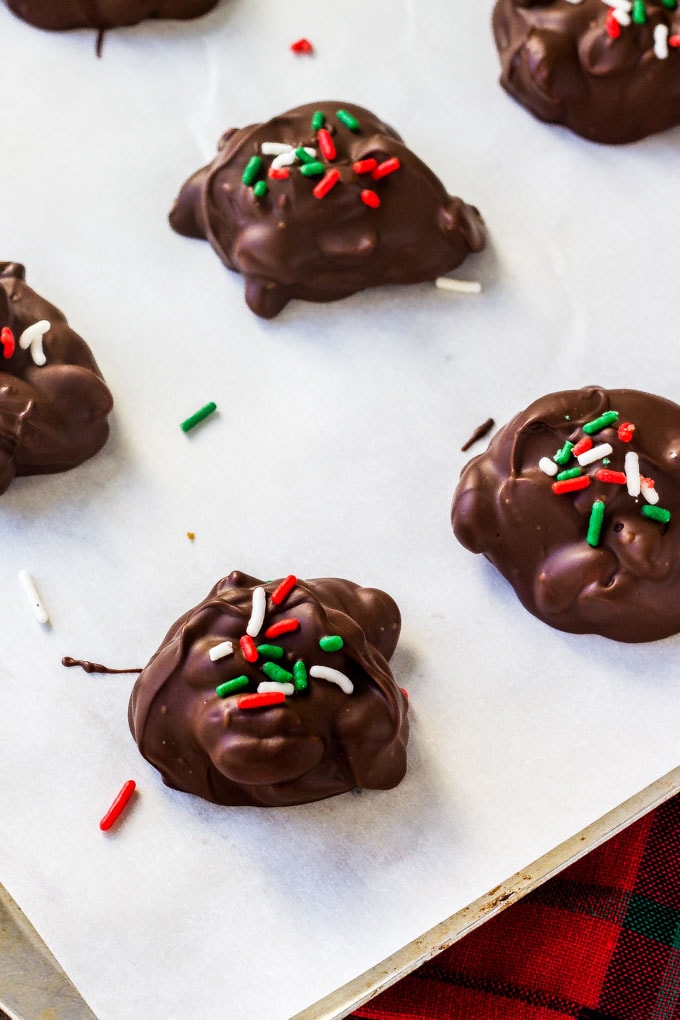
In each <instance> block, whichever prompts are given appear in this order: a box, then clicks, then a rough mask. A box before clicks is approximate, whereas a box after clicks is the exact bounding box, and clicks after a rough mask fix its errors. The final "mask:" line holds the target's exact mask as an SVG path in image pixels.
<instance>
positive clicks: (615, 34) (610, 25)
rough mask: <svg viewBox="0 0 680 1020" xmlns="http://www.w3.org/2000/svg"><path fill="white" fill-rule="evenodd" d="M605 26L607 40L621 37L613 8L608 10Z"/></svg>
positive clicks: (619, 26)
mask: <svg viewBox="0 0 680 1020" xmlns="http://www.w3.org/2000/svg"><path fill="white" fill-rule="evenodd" d="M605 25H606V26H607V34H608V35H609V38H610V39H618V38H619V36H620V35H621V25H620V24H619V23H618V21H617V20H616V18H615V17H614V8H613V7H610V9H609V13H608V14H607V19H606V21H605Z"/></svg>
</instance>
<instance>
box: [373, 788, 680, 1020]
mask: <svg viewBox="0 0 680 1020" xmlns="http://www.w3.org/2000/svg"><path fill="white" fill-rule="evenodd" d="M353 1017H354V1018H355V1020H680V795H678V796H677V797H675V798H674V799H673V800H670V801H668V802H667V803H666V804H664V805H662V806H661V807H659V808H657V809H656V811H654V812H652V813H651V814H649V815H647V816H646V817H645V818H643V819H642V820H641V821H638V822H636V823H635V824H634V825H631V826H630V827H629V828H628V829H626V830H625V831H624V832H623V833H621V834H620V835H618V836H615V837H614V838H612V839H611V840H609V842H607V843H606V844H605V845H604V846H602V847H600V848H599V849H597V850H593V851H592V853H590V854H589V855H588V856H587V857H585V858H584V859H583V860H581V861H578V862H577V863H576V864H573V865H571V867H569V868H568V869H567V870H565V871H563V872H562V873H561V874H560V875H558V876H557V877H555V878H554V879H552V880H551V881H550V882H547V883H546V884H545V885H543V886H541V887H540V888H539V889H537V890H535V891H534V892H533V893H530V894H529V895H527V896H525V897H524V898H523V899H522V900H520V901H519V902H518V903H516V904H515V905H514V906H511V907H509V908H508V909H507V910H505V911H504V912H503V913H502V914H500V915H499V916H498V917H495V918H493V919H492V920H490V921H487V922H486V923H485V924H483V925H482V926H481V927H480V928H478V929H476V930H475V931H474V932H472V933H471V934H470V935H468V936H466V937H465V938H464V939H461V941H459V942H457V943H456V944H455V945H454V946H452V947H451V948H450V949H447V950H445V951H444V952H443V953H440V954H439V956H437V957H435V958H434V959H433V960H431V961H430V962H429V963H426V964H423V966H422V967H420V968H419V970H417V971H415V972H414V973H413V974H411V975H409V976H408V977H406V978H404V979H403V980H402V981H400V982H399V983H398V984H396V985H394V986H393V987H392V988H390V989H388V990H387V991H386V992H383V994H382V995H380V996H378V997H377V998H375V999H373V1000H372V1001H371V1002H369V1003H367V1004H366V1005H365V1006H363V1007H362V1008H361V1009H359V1010H357V1012H356V1013H354V1014H353Z"/></svg>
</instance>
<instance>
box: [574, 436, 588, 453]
mask: <svg viewBox="0 0 680 1020" xmlns="http://www.w3.org/2000/svg"><path fill="white" fill-rule="evenodd" d="M592 448H593V441H592V439H591V438H590V436H584V437H583V439H579V441H578V443H577V444H576V446H575V447H574V449H573V450H572V451H571V455H572V457H580V456H581V454H582V453H585V452H586V450H592Z"/></svg>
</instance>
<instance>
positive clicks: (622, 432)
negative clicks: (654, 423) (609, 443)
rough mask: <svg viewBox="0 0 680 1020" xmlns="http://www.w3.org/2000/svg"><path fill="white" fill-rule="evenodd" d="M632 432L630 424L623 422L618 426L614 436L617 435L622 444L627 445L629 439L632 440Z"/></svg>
mask: <svg viewBox="0 0 680 1020" xmlns="http://www.w3.org/2000/svg"><path fill="white" fill-rule="evenodd" d="M634 432H635V426H634V425H631V423H630V422H629V421H623V422H621V424H620V425H619V427H618V430H617V432H616V434H617V436H618V437H619V439H620V440H621V442H622V443H629V442H630V441H631V439H632V438H633V433H634Z"/></svg>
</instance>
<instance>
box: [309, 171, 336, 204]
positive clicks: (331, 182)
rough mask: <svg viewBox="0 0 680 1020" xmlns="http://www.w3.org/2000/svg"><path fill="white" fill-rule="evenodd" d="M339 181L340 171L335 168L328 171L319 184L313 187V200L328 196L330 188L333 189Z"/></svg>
mask: <svg viewBox="0 0 680 1020" xmlns="http://www.w3.org/2000/svg"><path fill="white" fill-rule="evenodd" d="M339 180H340V171H339V170H336V169H335V168H333V169H332V170H329V171H328V173H327V174H326V175H325V176H324V177H322V178H321V180H320V181H319V183H318V184H317V185H316V186H315V187H314V189H313V190H312V194H313V195H314V197H315V198H323V197H324V195H327V194H328V192H329V191H330V190H331V188H334V187H335V185H336V184H337V183H338V181H339Z"/></svg>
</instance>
